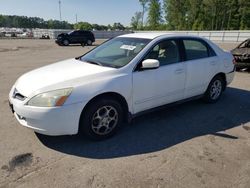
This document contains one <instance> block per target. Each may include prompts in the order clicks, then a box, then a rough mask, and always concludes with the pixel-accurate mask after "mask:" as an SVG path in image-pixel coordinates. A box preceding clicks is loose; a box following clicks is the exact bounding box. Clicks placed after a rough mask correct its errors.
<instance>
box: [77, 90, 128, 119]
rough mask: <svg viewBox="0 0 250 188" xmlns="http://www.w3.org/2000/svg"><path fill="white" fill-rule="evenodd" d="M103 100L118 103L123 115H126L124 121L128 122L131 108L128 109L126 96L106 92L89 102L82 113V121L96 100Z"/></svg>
mask: <svg viewBox="0 0 250 188" xmlns="http://www.w3.org/2000/svg"><path fill="white" fill-rule="evenodd" d="M103 98H112V99H114V100H116V101H118V102H119V103H120V104H121V106H122V109H123V113H124V120H125V121H127V119H128V118H129V107H128V103H127V100H126V99H125V97H124V96H122V95H121V94H119V93H117V92H105V93H101V94H98V95H96V96H95V97H93V98H92V99H91V100H89V102H88V103H87V104H86V105H85V106H84V108H83V110H82V112H81V116H80V119H81V117H82V115H83V114H84V113H85V112H86V110H87V109H88V107H89V106H90V105H91V104H92V103H93V102H95V101H96V100H100V99H103ZM79 124H80V120H79Z"/></svg>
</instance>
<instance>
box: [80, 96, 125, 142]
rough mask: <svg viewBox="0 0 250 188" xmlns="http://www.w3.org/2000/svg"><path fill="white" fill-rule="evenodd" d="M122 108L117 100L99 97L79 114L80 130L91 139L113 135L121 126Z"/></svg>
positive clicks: (100, 138)
mask: <svg viewBox="0 0 250 188" xmlns="http://www.w3.org/2000/svg"><path fill="white" fill-rule="evenodd" d="M122 119H123V110H122V106H121V104H120V103H119V102H117V101H115V100H113V99H110V98H105V99H99V100H96V101H94V102H93V103H91V104H89V105H88V106H87V108H86V109H85V110H84V112H83V114H82V115H81V120H80V130H81V132H82V133H83V134H85V135H86V136H88V137H89V138H90V139H93V140H102V139H105V138H108V137H111V136H113V135H114V134H115V133H116V131H117V130H118V129H119V127H120V126H121V123H122Z"/></svg>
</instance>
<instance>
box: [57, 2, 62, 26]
mask: <svg viewBox="0 0 250 188" xmlns="http://www.w3.org/2000/svg"><path fill="white" fill-rule="evenodd" d="M58 3H59V14H60V21H62V13H61V1H60V0H59V1H58Z"/></svg>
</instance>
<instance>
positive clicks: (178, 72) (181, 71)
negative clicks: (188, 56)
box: [175, 69, 184, 74]
mask: <svg viewBox="0 0 250 188" xmlns="http://www.w3.org/2000/svg"><path fill="white" fill-rule="evenodd" d="M183 72H184V69H176V70H175V74H181V73H183Z"/></svg>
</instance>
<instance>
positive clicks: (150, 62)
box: [141, 59, 160, 69]
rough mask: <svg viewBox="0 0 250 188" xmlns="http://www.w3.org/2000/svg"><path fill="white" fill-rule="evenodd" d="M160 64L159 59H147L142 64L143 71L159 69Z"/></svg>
mask: <svg viewBox="0 0 250 188" xmlns="http://www.w3.org/2000/svg"><path fill="white" fill-rule="evenodd" d="M159 66H160V62H159V61H158V60H157V59H146V60H144V61H143V62H142V67H141V68H142V69H157V68H159Z"/></svg>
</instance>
